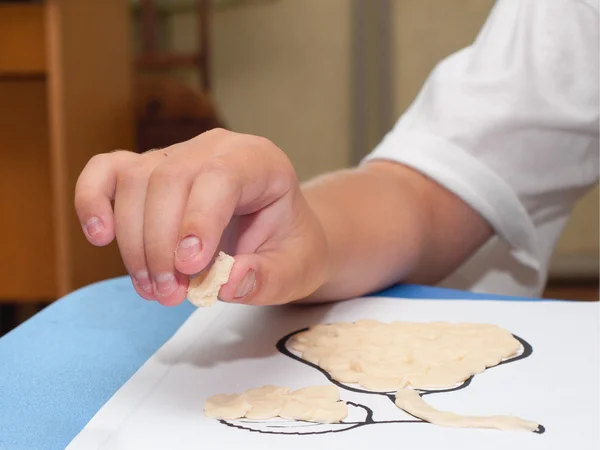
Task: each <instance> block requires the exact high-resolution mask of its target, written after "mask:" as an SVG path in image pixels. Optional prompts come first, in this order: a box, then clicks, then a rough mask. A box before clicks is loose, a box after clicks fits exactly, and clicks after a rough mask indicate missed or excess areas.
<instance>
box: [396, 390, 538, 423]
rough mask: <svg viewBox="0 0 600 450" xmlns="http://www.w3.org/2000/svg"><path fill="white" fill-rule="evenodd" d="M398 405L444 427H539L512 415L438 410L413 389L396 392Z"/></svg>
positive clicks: (410, 412) (416, 415) (414, 414)
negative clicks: (476, 414)
mask: <svg viewBox="0 0 600 450" xmlns="http://www.w3.org/2000/svg"><path fill="white" fill-rule="evenodd" d="M396 406H398V408H401V409H403V410H404V411H406V412H407V413H409V414H412V415H413V416H415V417H418V418H419V419H423V420H425V421H427V422H430V423H433V424H435V425H440V426H443V427H454V428H494V429H497V430H525V431H535V430H537V429H538V428H539V425H538V424H537V423H535V422H531V421H529V420H523V419H519V418H517V417H512V416H482V417H478V416H461V415H459V414H454V413H451V412H446V411H438V410H437V409H434V408H433V407H431V406H430V405H428V404H427V403H426V402H425V400H423V399H422V398H421V397H420V396H419V394H418V393H417V392H416V391H414V390H412V389H400V390H399V391H398V392H397V393H396Z"/></svg>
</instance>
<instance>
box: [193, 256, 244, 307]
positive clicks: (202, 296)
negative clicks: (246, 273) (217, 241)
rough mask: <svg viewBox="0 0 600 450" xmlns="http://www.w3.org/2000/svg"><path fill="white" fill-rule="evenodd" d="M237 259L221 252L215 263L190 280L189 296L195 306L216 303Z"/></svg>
mask: <svg viewBox="0 0 600 450" xmlns="http://www.w3.org/2000/svg"><path fill="white" fill-rule="evenodd" d="M234 262H235V259H233V257H232V256H229V255H227V254H225V253H223V252H219V254H218V255H217V258H216V259H215V262H214V264H213V265H212V266H211V267H210V268H209V269H206V270H204V271H203V272H202V273H200V274H199V275H197V276H195V277H194V278H192V279H191V280H190V285H189V287H188V291H187V298H188V300H189V301H190V303H192V304H193V305H195V306H198V307H201V306H212V305H214V304H215V303H216V301H217V297H218V295H219V289H221V286H223V285H224V284H225V283H227V281H228V280H229V274H230V273H231V269H232V268H233V263H234Z"/></svg>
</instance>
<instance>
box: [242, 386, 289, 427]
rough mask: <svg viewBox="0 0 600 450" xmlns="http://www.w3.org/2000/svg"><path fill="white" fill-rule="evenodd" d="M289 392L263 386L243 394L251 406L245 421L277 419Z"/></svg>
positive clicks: (283, 389)
mask: <svg viewBox="0 0 600 450" xmlns="http://www.w3.org/2000/svg"><path fill="white" fill-rule="evenodd" d="M289 392H290V390H289V389H288V388H281V387H277V386H263V387H260V388H255V389H249V390H247V391H246V392H245V394H246V397H247V398H248V401H249V403H250V405H251V408H250V411H248V412H247V413H246V418H247V419H252V420H262V419H271V418H273V417H277V416H278V415H279V413H280V412H281V409H282V408H283V405H284V404H285V402H286V400H287V398H288V394H289Z"/></svg>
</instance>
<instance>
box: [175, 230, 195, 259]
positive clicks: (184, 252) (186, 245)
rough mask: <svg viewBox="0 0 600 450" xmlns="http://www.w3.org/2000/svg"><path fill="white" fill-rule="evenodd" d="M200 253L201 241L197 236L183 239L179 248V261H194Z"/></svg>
mask: <svg viewBox="0 0 600 450" xmlns="http://www.w3.org/2000/svg"><path fill="white" fill-rule="evenodd" d="M199 251H200V239H198V238H197V237H196V236H187V237H185V238H183V239H182V240H181V241H180V242H179V245H178V246H177V259H179V261H187V260H190V259H192V258H193V257H194V256H196V255H197V254H198V252H199Z"/></svg>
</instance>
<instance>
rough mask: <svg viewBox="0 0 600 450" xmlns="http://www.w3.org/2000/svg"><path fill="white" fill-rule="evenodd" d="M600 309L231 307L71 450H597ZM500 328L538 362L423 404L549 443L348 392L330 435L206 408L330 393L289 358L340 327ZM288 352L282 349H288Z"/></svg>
mask: <svg viewBox="0 0 600 450" xmlns="http://www.w3.org/2000/svg"><path fill="white" fill-rule="evenodd" d="M598 311H599V309H598V304H597V303H583V302H502V301H472V300H469V301H459V300H422V301H415V300H398V299H382V298H364V299H357V300H352V301H347V302H341V303H336V304H333V305H324V306H319V307H299V306H294V307H292V306H290V307H270V308H257V307H246V306H240V305H227V304H223V303H220V304H218V305H216V306H215V307H212V308H209V309H199V310H198V311H196V312H195V313H194V314H193V315H192V316H191V317H190V318H189V319H188V320H187V322H186V323H185V324H184V325H183V326H182V327H181V329H180V330H179V331H178V332H177V333H176V334H175V336H173V338H172V339H171V340H169V341H168V342H167V343H166V344H165V345H164V346H163V347H162V348H161V349H159V351H158V352H157V353H156V354H155V355H154V356H153V357H152V358H150V359H149V360H148V361H147V363H146V364H145V365H144V366H142V367H141V368H140V370H139V371H138V372H137V373H136V374H135V375H134V376H133V377H132V378H131V379H130V380H129V381H128V382H127V383H126V384H125V385H124V386H123V387H122V388H121V389H120V390H119V391H118V392H117V393H116V394H115V395H114V396H113V397H112V398H111V399H110V400H109V401H108V402H107V403H106V404H105V405H104V407H103V408H102V409H101V410H100V411H99V412H98V414H96V416H95V417H94V418H93V419H92V420H91V421H90V422H89V423H88V425H87V426H86V427H85V428H84V429H83V430H82V431H81V433H80V434H79V435H78V436H77V437H76V438H75V439H74V440H73V442H71V444H70V445H69V447H68V450H84V449H85V450H91V449H103V450H108V449H110V450H121V449H123V450H124V449H127V450H130V449H144V450H151V449H161V450H162V449H181V450H187V449H190V450H191V449H198V448H215V449H216V448H219V449H230V448H233V449H236V448H240V449H261V450H263V449H267V448H268V449H271V448H273V449H284V448H285V449H302V450H305V449H344V450H350V449H364V448H367V446H368V447H369V448H371V447H372V448H377V449H388V448H394V449H397V448H410V449H411V450H418V449H434V448H435V449H454V448H456V449H461V450H470V449H477V450H480V449H481V448H485V449H486V450H491V449H507V448H508V449H528V450H534V449H544V450H551V449H557V450H559V449H560V450H564V449H566V448H576V449H578V450H585V449H590V450H591V449H594V450H596V449H597V448H598V446H599V444H600V435H599V423H600V414H599V408H600V404H599V402H600V390H599V384H600V381H599V380H600V375H599V345H598V331H599V329H598V322H599V321H598ZM363 318H373V319H377V320H381V321H386V322H387V321H394V320H403V321H415V322H429V321H449V322H473V323H493V324H496V325H499V326H501V327H503V328H505V329H507V330H509V331H511V332H512V333H513V334H515V335H517V336H519V337H520V338H522V339H524V340H525V341H526V342H527V343H528V344H530V345H531V348H532V353H531V354H530V355H529V356H527V357H525V358H522V359H519V360H517V361H514V362H510V363H506V364H502V365H500V366H497V367H494V368H490V369H488V370H486V371H485V372H483V373H482V374H479V375H476V376H475V377H474V378H473V380H472V381H471V383H470V384H469V385H468V386H466V387H464V388H461V389H458V390H456V391H452V392H444V393H433V394H430V395H427V396H426V397H424V398H425V399H426V400H427V401H428V402H429V403H430V404H431V405H432V406H434V407H435V408H438V409H442V410H448V411H452V412H455V413H460V414H473V415H494V414H512V415H515V416H518V417H521V418H524V419H528V420H533V421H536V422H538V423H540V424H542V425H543V426H544V427H545V432H544V433H542V434H537V433H530V432H523V431H520V432H501V431H495V430H473V429H450V428H443V427H438V426H435V425H432V424H429V423H425V422H420V421H416V420H415V418H413V417H411V416H409V415H408V414H406V413H404V412H403V411H402V410H400V409H398V408H397V407H396V406H395V405H394V404H393V402H392V399H390V398H388V397H387V396H386V395H381V394H373V393H361V392H353V391H351V390H348V389H340V391H341V396H342V399H344V400H346V401H348V402H352V403H349V409H350V414H349V416H348V418H347V419H345V420H344V422H343V423H340V424H331V425H322V424H310V423H306V422H293V421H284V420H282V419H278V420H272V421H267V422H261V423H255V422H250V421H245V420H237V421H231V422H220V421H217V420H213V419H207V418H205V417H204V415H203V404H204V401H205V399H206V398H207V397H209V396H211V395H213V394H218V393H234V392H242V391H243V390H245V389H248V388H251V387H259V386H263V385H267V384H275V385H280V386H286V387H289V388H292V389H297V388H301V387H305V386H310V385H323V384H327V383H330V381H329V380H328V379H327V377H326V376H325V375H324V374H323V373H322V372H320V371H319V370H317V369H315V368H313V367H311V366H310V365H308V364H305V363H303V362H301V361H298V360H295V359H292V358H291V357H289V356H287V355H286V354H284V353H282V352H281V351H280V350H282V349H284V348H285V347H284V346H283V347H282V345H284V343H285V342H283V341H281V339H282V338H283V337H284V336H286V335H288V334H289V333H292V332H294V331H297V330H299V329H302V328H305V327H308V326H311V325H315V324H317V323H327V322H336V321H353V320H357V319H363ZM278 342H279V346H280V349H278V348H277V344H278Z"/></svg>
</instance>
